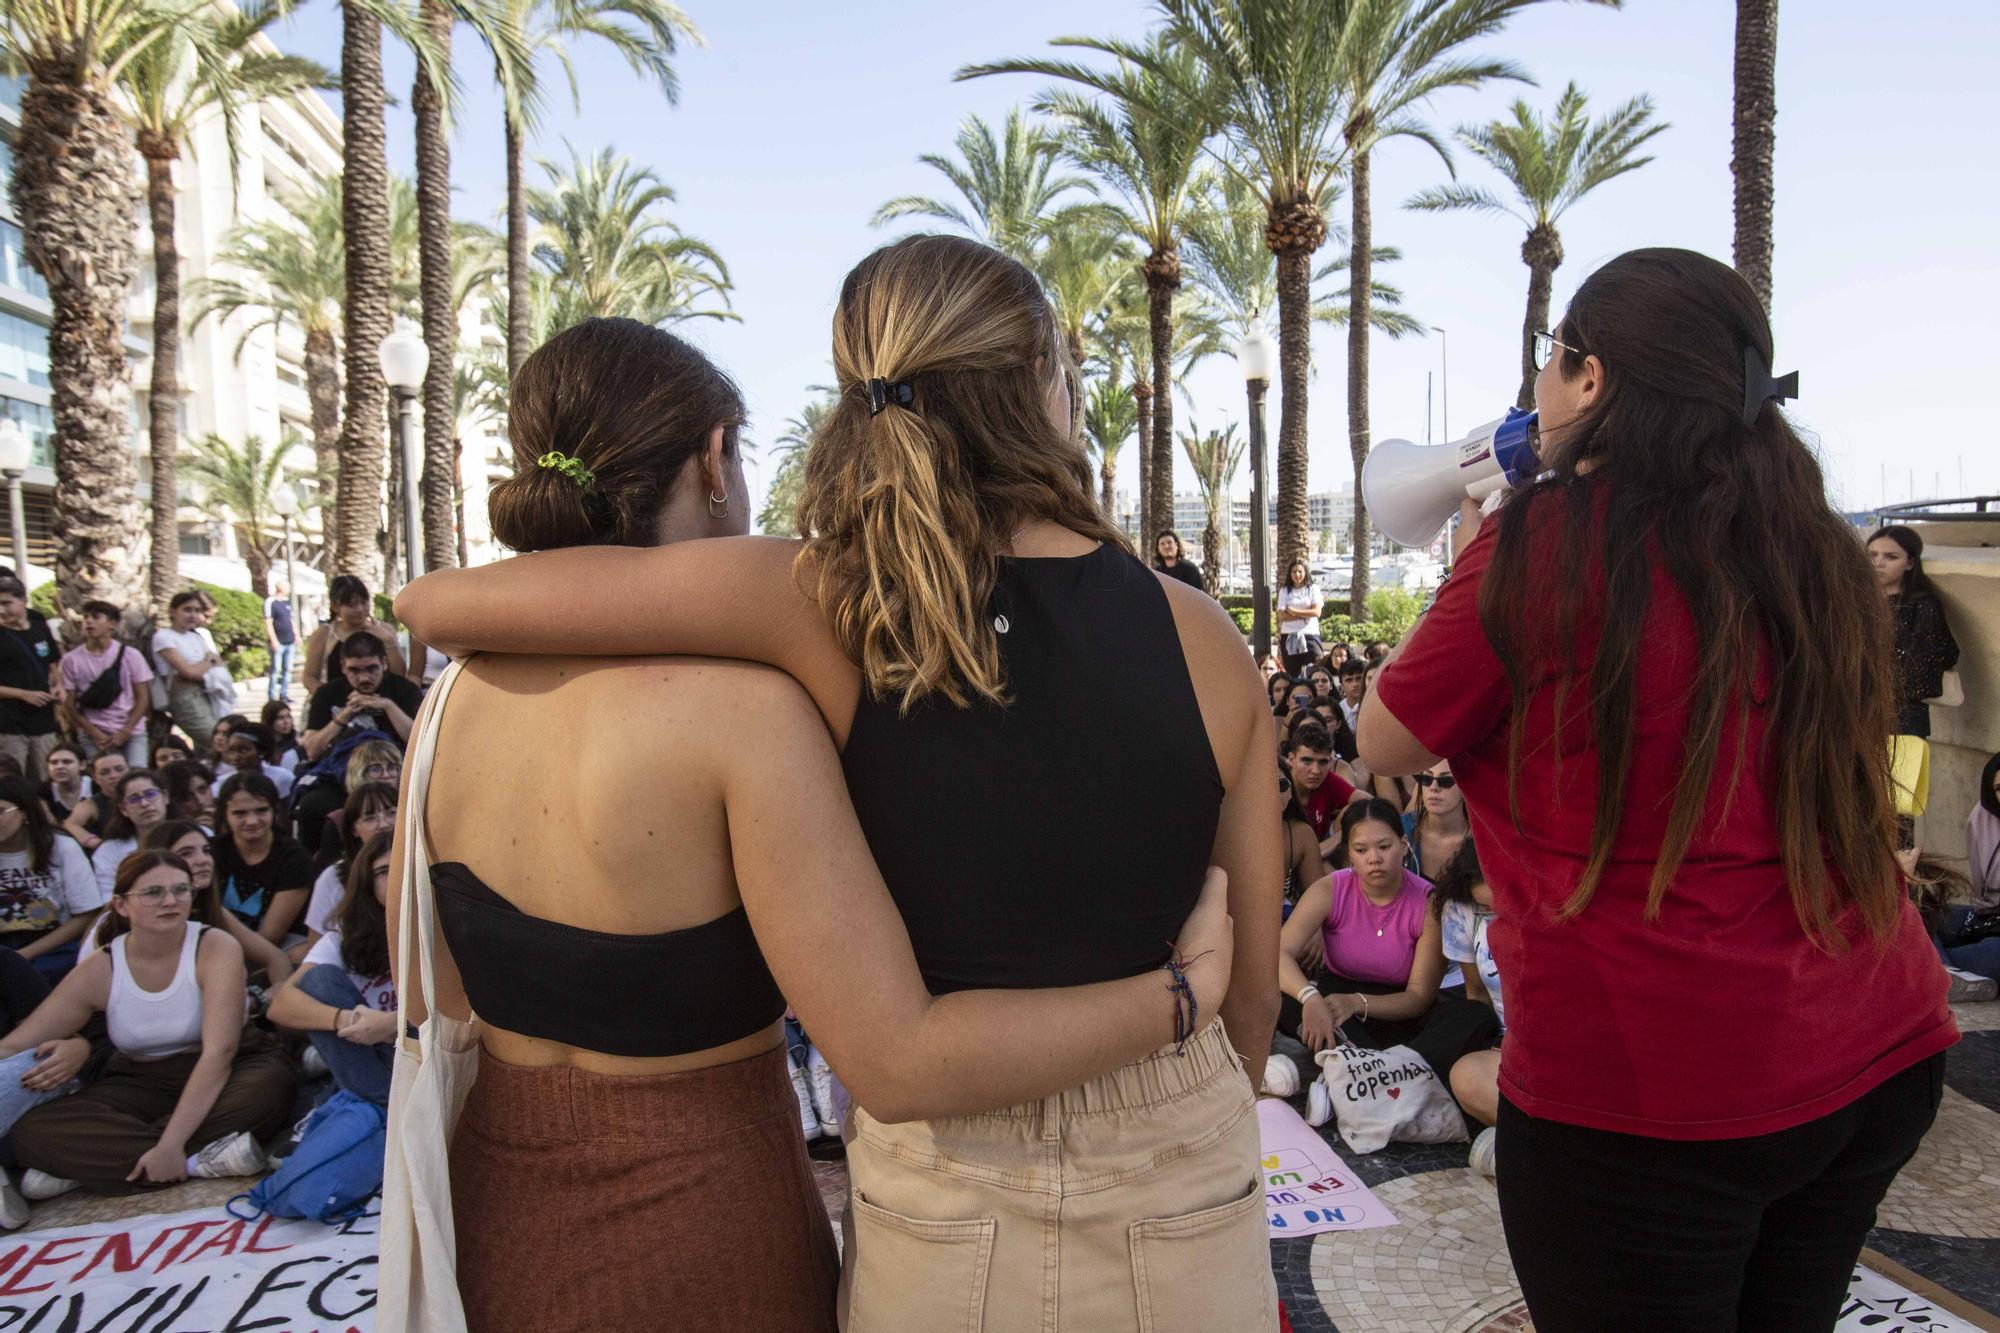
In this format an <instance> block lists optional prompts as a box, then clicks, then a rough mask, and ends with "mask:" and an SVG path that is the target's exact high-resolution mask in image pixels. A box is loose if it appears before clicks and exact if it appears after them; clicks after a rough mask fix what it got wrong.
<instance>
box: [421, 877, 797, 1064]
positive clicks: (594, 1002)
mask: <svg viewBox="0 0 2000 1333" xmlns="http://www.w3.org/2000/svg"><path fill="white" fill-rule="evenodd" d="M431 884H432V886H433V888H434V889H435V891H436V894H437V908H438V924H439V926H440V927H441V928H442V929H443V931H444V938H445V942H446V943H447V944H449V945H450V946H451V955H452V959H453V961H455V962H456V963H457V964H458V972H459V976H460V978H461V979H462V980H463V981H464V982H465V995H466V998H467V999H468V1000H470V1001H471V1002H472V1009H473V1012H474V1013H476V1014H478V1015H479V1017H480V1018H481V1019H482V1020H484V1021H486V1022H489V1023H492V1024H494V1025H495V1026H496V1027H502V1028H505V1029H507V1030H508V1031H509V1032H518V1033H520V1034H521V1035H522V1036H526V1037H540V1038H543V1039H544V1040H547V1041H559V1042H562V1043H563V1044H564V1045H566V1046H578V1047H581V1048H583V1049H584V1050H587V1051H598V1052H601V1053H603V1054H605V1055H623V1056H636V1057H645V1056H654V1057H657V1056H665V1055H686V1054H687V1053H688V1052H690V1051H701V1050H707V1049H708V1048H709V1047H711V1046H721V1045H723V1044H725V1043H727V1042H732V1041H736V1040H738V1039H740V1038H743V1037H747V1036H750V1035H751V1034H752V1033H755V1032H759V1031H761V1030H762V1029H764V1028H767V1027H769V1026H770V1025H771V1024H773V1023H775V1022H777V1021H778V1020H779V1019H780V1018H782V1017H783V1016H784V1013H785V999H784V996H782V995H780V994H779V993H778V983H777V982H776V981H775V980H773V979H772V977H771V970H770V969H769V968H768V967H766V966H765V965H764V955H763V954H762V953H761V952H760V951H759V950H758V948H757V940H756V937H755V936H754V935H752V934H751V933H750V918H749V917H748V916H747V915H746V914H745V913H744V911H743V909H742V908H741V907H738V908H737V909H736V910H735V911H733V912H731V913H729V914H728V915H726V916H719V917H717V918H716V919H715V920H713V921H705V922H703V923H702V924H701V925H699V926H690V927H689V928H688V929H686V930H674V931H668V932H667V933H666V934H663V935H612V934H607V933H605V932H604V931H599V930H584V929H582V928H581V927H578V926H566V925H563V924H562V923H561V922H558V921H549V920H547V919H545V918H542V917H534V916H529V915H528V914H527V913H525V912H523V911H522V910H521V909H520V908H518V907H516V906H514V904H512V903H510V902H508V901H507V900H506V899H505V898H502V897H501V896H500V895H499V894H497V893H495V892H494V891H493V890H492V889H490V888H488V887H486V885H485V884H483V883H481V882H480V880H479V877H478V876H477V875H474V874H473V873H472V871H470V870H469V869H467V868H466V867H465V866H463V865H460V864H459V863H457V862H455V861H444V862H439V863H438V864H437V865H434V866H432V867H431Z"/></svg>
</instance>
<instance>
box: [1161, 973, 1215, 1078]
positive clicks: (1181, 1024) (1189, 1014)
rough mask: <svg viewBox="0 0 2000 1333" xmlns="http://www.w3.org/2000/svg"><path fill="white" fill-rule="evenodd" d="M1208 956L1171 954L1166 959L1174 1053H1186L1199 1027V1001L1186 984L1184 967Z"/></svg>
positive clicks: (1192, 988)
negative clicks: (1170, 995)
mask: <svg viewBox="0 0 2000 1333" xmlns="http://www.w3.org/2000/svg"><path fill="white" fill-rule="evenodd" d="M1206 957H1208V954H1207V952H1202V953H1198V954H1196V955H1195V956H1194V957H1192V958H1183V957H1181V956H1180V955H1179V954H1175V955H1173V956H1172V957H1171V958H1169V959H1167V961H1166V964H1165V966H1166V969H1167V976H1168V978H1169V980H1168V982H1167V989H1168V990H1169V991H1170V992H1172V994H1173V997H1174V1054H1175V1055H1186V1054H1187V1044H1188V1042H1190V1041H1192V1040H1193V1039H1194V1035H1195V1033H1196V1032H1198V1031H1199V1030H1200V1029H1199V1027H1198V1026H1197V1022H1198V1020H1199V1019H1200V1017H1201V1002H1200V1001H1199V1000H1197V999H1195V995H1194V987H1193V986H1191V985H1189V984H1188V979H1187V971H1186V969H1188V968H1190V967H1193V966H1194V965H1195V964H1196V963H1198V962H1200V961H1201V960H1202V959H1204V958H1206Z"/></svg>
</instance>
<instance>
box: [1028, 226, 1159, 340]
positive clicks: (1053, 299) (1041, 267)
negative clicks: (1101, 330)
mask: <svg viewBox="0 0 2000 1333" xmlns="http://www.w3.org/2000/svg"><path fill="white" fill-rule="evenodd" d="M1137 260H1138V255H1137V254H1136V253H1135V252H1134V251H1133V249H1132V247H1131V245H1130V243H1129V242H1128V241H1127V240H1126V239H1125V237H1124V236H1123V235H1122V234H1121V233H1120V232H1119V231H1118V230H1117V229H1115V228H1114V227H1112V226H1111V225H1109V224H1108V223H1107V221H1106V219H1105V218H1104V216H1103V214H1102V213H1101V212H1100V211H1099V210H1096V209H1091V208H1073V209H1066V210H1064V211H1063V212H1061V213H1058V214H1057V215H1056V217H1055V220H1054V221H1053V222H1051V223H1050V224H1049V230H1048V239H1047V243H1046V244H1045V245H1044V246H1043V247H1042V251H1041V253H1040V254H1038V255H1037V256H1035V261H1034V269H1035V276H1036V277H1038V278H1040V279H1041V280H1042V290H1043V291H1045V292H1047V293H1048V297H1049V303H1050V304H1051V305H1053V306H1054V307H1055V311H1056V323H1057V325H1058V326H1059V327H1060V328H1061V330H1062V335H1063V343H1064V345H1065V346H1066V347H1067V348H1068V349H1069V358H1070V360H1071V361H1072V362H1074V363H1075V364H1076V366H1077V367H1078V369H1079V370H1080V369H1081V368H1082V367H1083V364H1084V362H1085V361H1086V360H1087V359H1088V358H1089V352H1090V347H1089V338H1088V336H1087V335H1088V334H1089V332H1090V331H1091V329H1092V328H1093V327H1094V324H1095V323H1097V322H1100V321H1101V320H1102V319H1103V317H1104V316H1103V312H1104V311H1105V310H1106V309H1107V308H1108V307H1109V306H1110V305H1111V304H1112V303H1113V302H1116V301H1119V300H1121V299H1122V298H1123V296H1124V294H1125V291H1126V289H1127V288H1129V287H1131V286H1134V285H1135V283H1136V279H1137V278H1138V268H1137Z"/></svg>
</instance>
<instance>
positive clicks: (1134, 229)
mask: <svg viewBox="0 0 2000 1333" xmlns="http://www.w3.org/2000/svg"><path fill="white" fill-rule="evenodd" d="M1059 44H1076V43H1059ZM1089 45H1090V46H1091V47H1092V48H1093V49H1095V50H1098V51H1103V52H1106V53H1108V54H1111V55H1115V56H1118V57H1120V59H1119V61H1118V64H1117V65H1116V67H1114V68H1113V69H1110V70H1100V69H1094V68H1091V67H1089V66H1085V65H1079V64H1077V63H1075V62H1074V61H1068V60H1050V59H1028V60H1003V61H999V62H997V63H994V64H989V65H969V66H967V67H965V68H964V69H961V70H960V71H959V72H958V73H957V75H956V76H954V77H956V78H959V79H971V78H981V77H984V76H986V75H991V74H1040V75H1042V76H1044V77H1047V78H1055V79H1062V80H1065V81H1066V82H1069V83H1073V84H1076V85H1079V86H1080V87H1082V88H1085V89H1088V90H1089V91H1090V92H1093V93H1096V94H1098V95H1099V96H1100V97H1101V98H1102V100H1101V101H1098V100H1093V99H1092V98H1090V97H1087V96H1084V95H1081V94H1079V93H1077V92H1075V91H1073V90H1068V89H1062V88H1052V89H1050V90H1048V91H1046V92H1044V93H1043V94H1042V95H1041V96H1040V97H1038V98H1037V99H1036V100H1035V110H1037V111H1039V112H1041V113H1043V114H1045V115H1050V116H1053V117H1055V119H1056V121H1057V122H1058V123H1059V124H1061V125H1062V126H1063V127H1064V134H1063V137H1062V146H1063V152H1064V154H1065V155H1066V156H1067V157H1068V158H1069V159H1070V160H1071V161H1073V162H1075V163H1076V164H1077V165H1078V166H1081V167H1083V168H1084V169H1085V170H1087V171H1090V172H1092V173H1093V174H1095V175H1096V176H1098V177H1100V178H1101V179H1103V180H1104V181H1105V182H1107V183H1108V184H1109V185H1110V186H1111V187H1112V189H1113V190H1114V191H1116V192H1117V195H1118V197H1119V200H1120V202H1118V203H1113V204H1106V205H1102V206H1101V207H1102V208H1103V210H1104V212H1105V213H1106V215H1107V216H1109V217H1111V218H1113V219H1115V220H1116V221H1117V223H1118V224H1119V225H1120V226H1121V227H1122V228H1123V229H1124V230H1125V231H1126V232H1127V233H1128V234H1129V235H1131V236H1132V237H1133V238H1134V239H1135V240H1137V241H1138V242H1139V243H1140V244H1141V245H1143V246H1145V247H1146V251H1147V253H1146V259H1145V262H1144V263H1143V264H1142V265H1140V272H1141V273H1142V274H1143V275H1144V277H1145V280H1146V307H1147V313H1148V319H1149V323H1148V330H1147V332H1148V340H1149V343H1150V346H1151V348H1152V360H1153V384H1152V395H1151V397H1152V410H1153V423H1152V434H1151V442H1150V445H1149V453H1150V455H1151V457H1150V459H1149V467H1148V468H1147V472H1148V477H1147V485H1146V491H1145V495H1144V496H1143V500H1142V504H1141V513H1142V515H1143V517H1142V519H1141V524H1142V528H1143V530H1144V531H1145V532H1147V533H1151V532H1153V531H1155V530H1156V528H1160V527H1165V526H1166V525H1167V522H1168V520H1169V518H1170V516H1171V515H1172V513H1173V505H1174V459H1173V438H1174V435H1173V425H1174V400H1173V394H1172V392H1171V389H1172V373H1173V372H1172V357H1173V340H1174V335H1173V304H1174V293H1175V292H1176V291H1178V290H1179V289H1180V285H1181V255H1180V241H1181V233H1182V231H1183V230H1184V228H1185V227H1186V224H1187V213H1188V204H1189V198H1190V195H1191V193H1192V191H1193V188H1194V182H1195V166H1196V163H1197V162H1198V161H1199V159H1200V157H1201V152H1202V145H1203V144H1204V143H1206V142H1207V140H1208V138H1209V136H1210V135H1211V134H1213V133H1214V132H1215V131H1216V129H1217V128H1218V121H1217V114H1218V110H1219V107H1220V102H1221V96H1220V93H1219V91H1218V89H1217V88H1216V86H1215V85H1214V83H1213V82H1212V81H1211V80H1210V78H1209V76H1208V73H1207V71H1206V70H1205V69H1204V68H1203V67H1202V66H1201V64H1200V63H1199V62H1198V61H1197V60H1196V59H1195V58H1194V56H1193V54H1192V53H1190V52H1188V51H1186V50H1185V49H1182V48H1180V47H1178V46H1176V45H1174V44H1172V43H1171V42H1169V41H1168V40H1167V39H1166V37H1165V36H1163V35H1158V34H1156V35H1155V36H1153V37H1152V38H1150V39H1149V40H1148V41H1147V42H1146V43H1144V44H1143V45H1138V46H1133V45H1131V44H1128V43H1124V42H1119V41H1115V40H1108V41H1097V42H1091V43H1089Z"/></svg>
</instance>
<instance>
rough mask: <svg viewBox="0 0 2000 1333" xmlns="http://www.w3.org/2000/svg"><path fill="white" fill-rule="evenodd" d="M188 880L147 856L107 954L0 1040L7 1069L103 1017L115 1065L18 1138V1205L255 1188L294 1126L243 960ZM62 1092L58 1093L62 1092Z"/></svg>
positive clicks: (279, 1056) (117, 893)
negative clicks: (21, 1170)
mask: <svg viewBox="0 0 2000 1333" xmlns="http://www.w3.org/2000/svg"><path fill="white" fill-rule="evenodd" d="M193 905H194V880H193V872H192V871H191V870H190V869H189V867H188V864H187V862H185V861H183V860H181V858H179V857H178V856H175V855H174V854H173V853H171V852H158V851H153V852H139V853H137V854H135V855H133V856H130V857H127V858H126V859H125V861H124V862H123V863H122V864H121V865H120V866H119V868H118V875H117V879H116V881H115V882H114V885H113V889H112V898H111V907H110V912H111V915H112V918H113V922H114V924H113V926H112V936H111V940H110V942H109V943H108V944H107V945H106V946H105V947H104V948H103V949H101V950H99V951H98V952H97V953H94V954H92V955H91V956H90V957H89V958H87V959H85V960H84V961H83V962H82V963H80V964H78V966H77V968H76V970H75V971H73V972H71V973H70V974H69V976H67V977H65V978H64V979H63V983H62V984H61V985H60V986H58V987H56V989H55V993H54V994H52V995H50V996H49V998H48V999H47V1000H45V1001H43V1002H42V1004H41V1005H40V1006H39V1007H38V1008H37V1009H36V1010H35V1012H34V1013H32V1014H30V1015H29V1016H28V1019H27V1021H25V1022H23V1023H22V1024H21V1025H20V1026H19V1027H17V1028H15V1029H14V1030H13V1031H12V1032H10V1033H8V1034H7V1037H6V1039H5V1040H4V1041H0V1093H5V1094H6V1095H9V1096H11V1095H12V1092H13V1089H12V1087H11V1086H9V1085H10V1083H17V1082H19V1078H18V1076H17V1077H16V1078H15V1079H13V1080H9V1079H7V1078H6V1077H5V1072H4V1071H6V1070H8V1069H9V1068H11V1066H10V1065H9V1064H7V1063H6V1062H8V1061H18V1060H21V1059H22V1058H23V1057H24V1056H34V1055H36V1054H37V1053H38V1051H39V1049H40V1048H41V1047H42V1046H44V1045H45V1044H49V1043H54V1042H56V1041H58V1040H60V1039H62V1038H65V1037H69V1036H72V1035H74V1034H75V1033H77V1032H78V1031H79V1030H81V1029H82V1027H83V1026H84V1024H85V1023H87V1022H89V1021H90V1018H91V1016H92V1015H93V1014H98V1013H102V1014H103V1015H104V1016H105V1020H106V1027H107V1028H108V1030H109V1031H110V1034H111V1044H112V1046H113V1047H115V1048H116V1049H115V1053H114V1054H113V1055H112V1056H111V1058H110V1060H109V1061H107V1062H106V1064H105V1067H104V1072H103V1074H102V1075H100V1076H99V1077H98V1079H97V1080H96V1081H95V1082H93V1083H92V1084H90V1086H88V1087H86V1088H84V1089H83V1090H82V1091H80V1092H76V1093H74V1094H72V1095H71V1096H68V1097H61V1098H59V1099H57V1100H53V1101H47V1102H45V1103H44V1104H42V1105H40V1106H37V1107H35V1108H34V1109H32V1110H30V1111H28V1112H27V1113H26V1114H24V1115H22V1116H21V1117H20V1119H19V1120H18V1121H17V1122H16V1123H15V1125H14V1153H15V1156H16V1157H17V1158H19V1159H20V1162H21V1164H22V1165H23V1166H25V1167H27V1168H29V1170H28V1172H27V1174H26V1176H25V1177H24V1178H23V1179H22V1182H21V1192H22V1193H23V1194H26V1195H27V1196H28V1197H29V1198H31V1199H47V1198H53V1197H55V1196H56V1195H58V1194H62V1193H65V1192H66V1191H68V1190H72V1189H75V1188H76V1187H77V1186H78V1185H81V1186H83V1187H84V1188H85V1189H87V1190H89V1191H90V1192H91V1193H93V1194H130V1193H133V1192H134V1191H137V1190H142V1189H148V1188H151V1187H154V1186H157V1185H165V1184H170V1183H172V1182H174V1181H178V1180H186V1179H187V1178H188V1177H190V1176H195V1177H202V1178H220V1177H227V1176H249V1175H255V1174H257V1173H258V1172H259V1171H262V1170H263V1169H264V1152H263V1149H262V1148H261V1147H260V1146H259V1144H260V1143H266V1142H269V1141H270V1140H271V1139H273V1138H275V1137H277V1135H278V1134H279V1133H280V1132H282V1131H283V1130H284V1128H285V1126H286V1124H287V1123H288V1121H289V1120H290V1118H291V1111H292V1100H293V1083H292V1074H291V1069H290V1067H289V1065H288V1064H287V1063H286V1060H285V1057H284V1054H283V1053H282V1052H281V1051H280V1050H279V1049H278V1047H277V1044H276V1043H275V1042H273V1041H272V1040H271V1038H270V1037H268V1036H266V1035H265V1034H264V1033H263V1032H261V1031H259V1030H258V1029H257V1028H255V1027H251V1026H246V1025H245V1024H244V1021H243V990H244V973H243V950H242V948H241V947H239V946H238V945H237V943H236V941H235V940H233V939H231V938H230V936H229V933H228V932H227V931H222V930H211V929H209V928H207V927H205V926H203V925H201V924H200V923H198V922H196V921H194V920H192V919H191V918H192V915H193ZM57 1091H59V1089H57Z"/></svg>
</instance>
